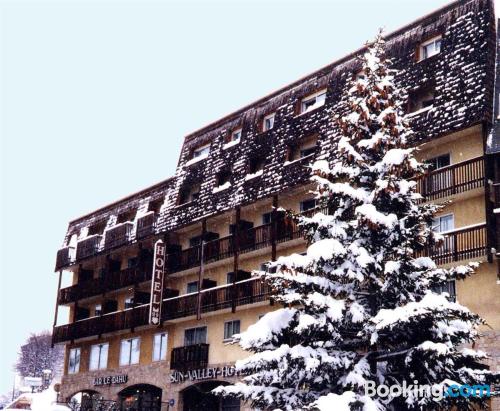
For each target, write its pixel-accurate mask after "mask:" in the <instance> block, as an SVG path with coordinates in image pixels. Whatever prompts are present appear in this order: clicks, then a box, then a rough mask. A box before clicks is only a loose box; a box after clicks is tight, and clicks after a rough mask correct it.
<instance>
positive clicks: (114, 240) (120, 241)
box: [104, 221, 134, 250]
mask: <svg viewBox="0 0 500 411" xmlns="http://www.w3.org/2000/svg"><path fill="white" fill-rule="evenodd" d="M133 228H134V224H133V223H131V222H130V221H127V222H125V223H122V224H117V225H115V226H114V227H112V228H110V229H109V230H107V231H106V233H105V235H104V249H105V250H109V249H110V248H115V247H120V246H123V245H126V244H128V243H129V242H130V238H131V234H132V229H133Z"/></svg>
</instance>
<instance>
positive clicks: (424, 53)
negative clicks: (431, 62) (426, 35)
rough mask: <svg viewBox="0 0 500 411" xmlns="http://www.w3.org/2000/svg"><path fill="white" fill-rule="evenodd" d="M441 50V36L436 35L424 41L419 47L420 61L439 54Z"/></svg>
mask: <svg viewBox="0 0 500 411" xmlns="http://www.w3.org/2000/svg"><path fill="white" fill-rule="evenodd" d="M440 51H441V36H436V37H433V38H431V39H430V40H427V41H425V42H423V43H422V44H421V45H420V49H419V61H422V60H425V59H427V58H429V57H432V56H435V55H436V54H439V52H440Z"/></svg>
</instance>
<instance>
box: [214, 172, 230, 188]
mask: <svg viewBox="0 0 500 411" xmlns="http://www.w3.org/2000/svg"><path fill="white" fill-rule="evenodd" d="M230 182H231V171H230V170H228V169H224V170H221V171H219V173H218V174H217V186H218V187H220V186H222V185H224V184H227V183H230Z"/></svg>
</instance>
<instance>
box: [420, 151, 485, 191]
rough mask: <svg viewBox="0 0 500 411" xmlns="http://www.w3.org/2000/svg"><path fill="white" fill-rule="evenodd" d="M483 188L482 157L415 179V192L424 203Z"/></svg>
mask: <svg viewBox="0 0 500 411" xmlns="http://www.w3.org/2000/svg"><path fill="white" fill-rule="evenodd" d="M483 186H484V157H476V158H472V159H470V160H467V161H463V162H461V163H457V164H452V165H450V166H447V167H443V168H440V169H437V170H434V171H431V172H430V173H428V174H426V175H425V176H422V177H420V178H418V179H417V191H418V192H419V193H420V194H421V195H422V196H423V198H424V201H432V200H437V199H440V198H444V197H448V196H452V195H455V194H460V193H464V192H466V191H469V190H473V189H475V188H479V187H483Z"/></svg>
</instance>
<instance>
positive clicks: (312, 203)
mask: <svg viewBox="0 0 500 411" xmlns="http://www.w3.org/2000/svg"><path fill="white" fill-rule="evenodd" d="M315 207H316V200H315V199H314V198H312V199H309V200H304V201H301V202H300V212H301V213H303V212H304V211H308V210H312V209H313V208H315Z"/></svg>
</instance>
